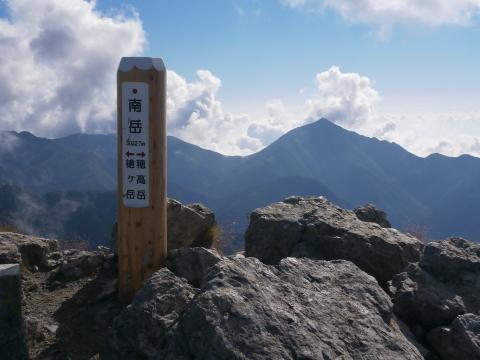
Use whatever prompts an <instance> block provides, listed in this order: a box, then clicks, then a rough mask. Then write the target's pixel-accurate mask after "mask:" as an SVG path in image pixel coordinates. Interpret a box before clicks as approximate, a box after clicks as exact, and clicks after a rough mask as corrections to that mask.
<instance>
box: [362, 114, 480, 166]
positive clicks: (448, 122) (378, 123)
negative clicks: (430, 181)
mask: <svg viewBox="0 0 480 360" xmlns="http://www.w3.org/2000/svg"><path fill="white" fill-rule="evenodd" d="M479 123H480V113H452V114H438V113H422V114H420V113H419V114H407V115H398V114H394V115H385V114H383V115H380V114H377V115H376V116H375V117H373V118H372V119H371V120H370V121H369V123H368V124H366V126H364V127H362V128H359V129H357V131H358V132H360V133H362V134H364V135H367V136H375V137H377V138H379V139H383V140H387V141H391V142H395V143H397V144H399V145H401V146H402V147H404V148H405V149H407V150H408V151H410V152H412V153H414V154H416V155H419V156H428V155H430V154H432V153H440V154H443V155H447V156H460V155H462V154H470V155H473V156H477V157H480V128H479V127H478V124H479Z"/></svg>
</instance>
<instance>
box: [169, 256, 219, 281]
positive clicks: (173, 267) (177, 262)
mask: <svg viewBox="0 0 480 360" xmlns="http://www.w3.org/2000/svg"><path fill="white" fill-rule="evenodd" d="M220 260H222V257H221V256H220V255H219V254H218V253H217V252H216V251H215V250H212V249H205V248H201V247H194V248H180V249H174V250H170V251H169V252H168V256H167V267H168V269H170V271H172V272H173V273H174V274H175V275H177V276H180V277H182V278H184V279H186V280H187V281H188V283H189V284H191V285H192V286H194V287H196V288H200V287H202V285H203V283H204V280H205V276H206V274H207V271H208V270H209V269H210V268H211V267H212V266H213V265H215V264H216V263H218V262H219V261H220Z"/></svg>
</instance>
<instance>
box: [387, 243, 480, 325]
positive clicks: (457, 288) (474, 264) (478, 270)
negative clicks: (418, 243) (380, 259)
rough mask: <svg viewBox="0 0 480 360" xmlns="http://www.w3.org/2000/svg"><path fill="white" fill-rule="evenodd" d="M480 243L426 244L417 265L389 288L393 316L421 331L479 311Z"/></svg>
mask: <svg viewBox="0 0 480 360" xmlns="http://www.w3.org/2000/svg"><path fill="white" fill-rule="evenodd" d="M479 279H480V244H477V243H474V242H470V241H467V240H464V239H460V238H450V239H447V240H442V241H436V242H431V243H428V244H427V245H426V247H425V251H424V253H423V256H422V258H421V260H420V262H419V263H417V264H411V265H409V266H408V268H407V269H406V271H405V272H403V273H400V274H398V275H396V276H395V277H394V278H393V280H392V282H391V286H390V291H391V293H392V295H393V300H394V304H395V305H394V310H395V313H396V314H397V315H398V316H399V317H400V318H401V319H403V320H404V321H405V322H407V323H408V324H409V325H410V326H412V328H414V329H418V328H420V329H421V330H422V331H423V332H425V331H428V330H430V329H432V328H434V327H439V326H449V325H450V323H451V322H452V321H454V320H455V319H456V318H457V316H458V315H462V314H466V313H479V312H480V281H479Z"/></svg>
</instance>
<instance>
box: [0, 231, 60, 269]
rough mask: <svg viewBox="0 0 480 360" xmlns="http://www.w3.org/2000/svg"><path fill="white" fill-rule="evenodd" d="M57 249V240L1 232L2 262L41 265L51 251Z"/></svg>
mask: <svg viewBox="0 0 480 360" xmlns="http://www.w3.org/2000/svg"><path fill="white" fill-rule="evenodd" d="M57 250H58V242H57V241H56V240H51V239H44V238H39V237H35V236H29V235H23V234H17V233H11V232H0V264H8V263H18V264H23V265H26V266H40V265H42V264H43V263H44V262H45V260H46V259H47V255H48V254H49V253H51V252H54V251H57Z"/></svg>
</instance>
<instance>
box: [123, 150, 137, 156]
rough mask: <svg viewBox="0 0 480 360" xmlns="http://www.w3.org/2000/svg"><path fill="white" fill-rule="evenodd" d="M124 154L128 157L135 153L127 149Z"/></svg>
mask: <svg viewBox="0 0 480 360" xmlns="http://www.w3.org/2000/svg"><path fill="white" fill-rule="evenodd" d="M125 155H127V157H130V156H133V155H135V153H131V152H130V151H127V152H126V153H125Z"/></svg>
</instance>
